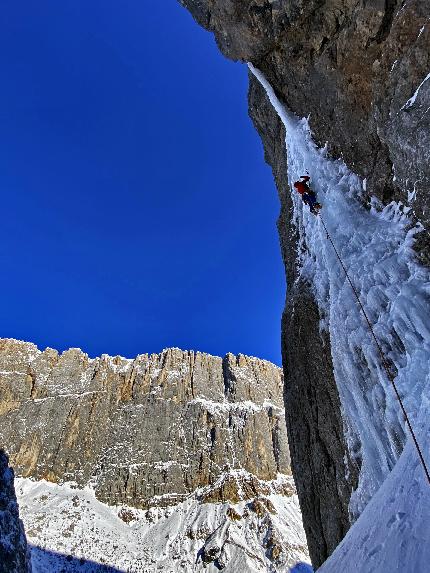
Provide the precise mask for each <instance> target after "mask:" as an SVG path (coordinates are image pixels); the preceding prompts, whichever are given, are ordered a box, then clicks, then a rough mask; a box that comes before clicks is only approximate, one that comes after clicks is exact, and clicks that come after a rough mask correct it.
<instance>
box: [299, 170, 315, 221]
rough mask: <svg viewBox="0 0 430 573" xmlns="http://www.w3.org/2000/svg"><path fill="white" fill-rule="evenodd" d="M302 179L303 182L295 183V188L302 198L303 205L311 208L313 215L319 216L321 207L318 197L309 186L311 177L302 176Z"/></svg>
mask: <svg viewBox="0 0 430 573" xmlns="http://www.w3.org/2000/svg"><path fill="white" fill-rule="evenodd" d="M301 179H302V181H296V182H295V183H294V187H295V189H296V191H297V192H298V193H300V195H301V196H302V199H303V203H304V204H305V205H308V206H309V209H310V211H311V213H313V214H314V215H318V213H319V211H320V209H321V205H320V204H319V203H318V201H317V196H316V195H315V193H314V192H313V191H312V189H311V188H310V187H309V185H308V181H309V179H310V177H309V175H302V176H301Z"/></svg>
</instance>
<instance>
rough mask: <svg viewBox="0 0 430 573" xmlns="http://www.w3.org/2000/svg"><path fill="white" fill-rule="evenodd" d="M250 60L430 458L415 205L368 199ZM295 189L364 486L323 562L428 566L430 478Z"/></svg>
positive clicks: (429, 311)
mask: <svg viewBox="0 0 430 573" xmlns="http://www.w3.org/2000/svg"><path fill="white" fill-rule="evenodd" d="M250 69H251V71H252V72H253V73H254V75H255V76H256V77H257V79H258V80H259V81H260V83H261V84H262V86H263V87H264V88H265V90H266V93H267V95H268V97H269V99H270V101H271V103H272V105H273V106H274V108H275V109H276V111H277V113H278V114H279V116H280V118H281V120H282V121H283V123H284V125H285V128H286V149H287V156H288V169H289V183H290V188H291V189H292V184H293V182H294V181H295V180H297V179H299V178H300V176H301V175H305V174H306V173H309V175H310V176H311V187H312V188H313V189H314V191H315V192H316V193H317V197H318V200H319V202H320V203H321V204H322V205H323V208H322V211H321V216H322V218H323V220H324V222H325V224H326V226H327V229H328V231H329V233H330V236H331V237H332V239H333V241H334V244H335V245H336V248H337V249H338V251H339V252H340V256H341V257H342V260H343V262H344V264H345V266H346V268H347V270H348V273H349V275H350V277H351V280H352V282H353V284H354V286H355V288H356V289H357V291H358V293H359V297H360V300H361V302H362V303H363V306H364V308H365V310H366V312H367V314H368V316H369V318H370V321H371V323H372V325H373V328H374V331H375V335H376V337H377V339H378V341H379V343H380V344H381V346H382V348H383V351H384V353H385V355H386V358H387V360H388V362H389V364H390V367H391V368H392V370H393V372H394V373H395V374H396V377H395V382H396V385H397V388H398V389H399V392H400V395H401V397H402V399H403V402H404V404H405V408H406V411H407V413H408V415H409V417H410V419H411V422H412V426H413V427H414V429H415V431H416V433H417V435H418V441H419V443H420V444H421V446H422V447H421V449H422V450H423V453H424V456H425V459H426V462H427V464H428V466H430V455H429V447H428V444H429V437H430V417H429V413H430V411H429V407H428V404H429V400H430V275H429V272H428V269H425V268H423V267H421V266H419V265H418V264H417V262H416V260H415V256H414V251H413V243H414V236H415V234H416V233H417V232H418V231H419V230H420V229H419V227H412V225H411V223H410V221H409V220H408V217H407V213H408V211H409V208H408V207H404V206H402V205H400V204H397V203H391V204H390V205H388V206H386V207H385V208H382V207H381V206H379V205H378V202H377V201H376V200H374V201H373V202H372V205H371V207H370V209H369V210H367V209H365V208H364V207H363V205H362V203H361V202H360V196H361V195H362V192H363V190H364V189H365V181H361V179H360V178H359V177H358V176H357V175H355V174H354V173H352V172H351V171H349V170H348V168H347V167H346V165H345V164H344V163H343V161H341V160H333V159H330V158H329V157H328V154H327V151H326V149H319V148H317V146H316V145H315V143H314V142H313V140H312V134H311V132H310V128H309V124H308V121H307V120H306V119H298V118H297V117H296V116H294V115H293V114H291V113H289V112H288V111H287V110H286V109H285V108H284V107H283V105H282V104H281V103H280V101H279V100H278V99H277V97H276V95H275V94H274V92H273V89H272V88H271V86H270V85H269V84H268V82H267V81H266V79H265V78H264V76H263V75H262V74H261V72H259V71H258V70H256V69H255V68H253V66H251V65H250ZM286 192H288V190H286ZM291 192H292V200H293V205H294V214H293V218H294V223H295V225H296V226H297V228H298V231H299V237H300V240H299V249H298V254H297V257H298V267H299V269H300V270H299V272H300V277H301V278H304V279H307V280H308V281H309V283H310V284H311V285H312V288H313V291H314V294H315V298H316V300H317V303H318V305H319V309H320V314H321V316H322V317H323V318H322V321H321V328H322V329H326V330H328V331H329V333H330V339H331V352H332V360H333V367H334V375H335V379H336V385H337V388H338V391H339V397H340V400H341V406H342V414H343V419H344V424H345V433H346V436H347V442H348V447H349V451H350V452H351V454H352V455H353V456H356V457H357V459H358V460H359V461H361V471H360V476H359V484H358V488H357V490H356V491H355V493H354V494H353V496H352V498H351V503H350V511H351V514H352V516H353V517H354V518H357V517H358V516H359V515H360V514H361V517H360V518H359V519H358V521H357V522H356V523H355V524H354V526H353V527H352V528H351V530H350V532H349V533H348V535H347V537H346V538H345V540H344V541H343V542H342V544H341V545H340V546H339V548H338V549H337V550H336V551H335V553H334V554H333V556H332V557H331V558H330V559H329V560H328V561H327V563H326V564H325V565H324V567H323V568H322V569H320V570H321V571H324V572H338V571H339V572H341V571H342V572H343V571H346V572H348V571H357V570H358V571H363V573H364V572H366V573H370V572H373V571H374V572H380V573H386V572H388V571H390V573H391V572H396V571H399V572H400V571H402V573H407V572H409V571H411V572H412V571H413V572H414V573H424V572H428V571H430V543H429V541H430V530H429V525H428V517H429V515H430V512H429V510H430V487H429V484H428V483H427V481H426V478H425V474H424V471H423V468H422V466H421V464H420V462H419V458H418V454H417V451H416V450H415V448H414V446H413V443H412V441H411V438H410V435H409V434H408V432H407V430H406V426H405V421H404V419H403V416H402V414H401V410H400V406H399V404H398V402H397V400H396V398H395V394H394V391H393V388H392V386H391V383H390V382H389V380H388V379H387V376H386V372H385V371H384V369H383V366H382V364H381V359H380V356H379V354H378V351H377V348H376V346H375V344H374V341H373V340H372V337H371V333H370V331H369V328H368V326H367V324H366V322H365V320H364V317H363V316H362V314H361V311H360V309H359V307H358V304H357V301H356V299H355V297H354V294H353V292H352V290H351V287H350V285H349V283H348V282H347V279H346V277H345V274H344V272H343V270H342V268H341V266H340V264H339V261H338V259H337V258H336V254H335V252H334V250H333V247H332V246H331V244H330V242H329V240H328V239H327V237H326V233H325V231H324V227H323V225H322V222H321V220H320V218H318V217H315V216H314V215H312V214H311V213H310V212H309V210H308V208H307V207H306V206H305V205H303V203H302V200H301V198H300V196H299V195H298V193H295V192H293V191H291ZM405 442H406V447H405V448H404V450H403V447H404V444H405ZM402 450H403V453H402V454H401V452H402ZM400 454H401V457H400V459H399V456H400ZM390 471H391V473H390ZM387 476H388V477H387ZM381 486H382V487H381ZM376 492H377V494H376ZM375 494H376V495H375ZM372 497H373V499H371V498H372ZM370 499H371V503H369V505H367V504H368V502H369V500H370ZM366 506H367V507H366ZM370 526H371V527H370ZM405 556H407V560H406V561H405ZM360 564H361V565H360Z"/></svg>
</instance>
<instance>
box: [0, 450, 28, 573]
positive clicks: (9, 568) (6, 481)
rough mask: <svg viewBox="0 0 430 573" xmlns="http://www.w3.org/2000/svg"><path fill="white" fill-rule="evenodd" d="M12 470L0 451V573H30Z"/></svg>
mask: <svg viewBox="0 0 430 573" xmlns="http://www.w3.org/2000/svg"><path fill="white" fill-rule="evenodd" d="M13 478H14V474H13V470H12V468H10V467H9V463H8V457H7V455H6V453H5V452H4V450H2V449H0V573H30V571H31V566H30V560H29V552H28V549H27V540H26V537H25V533H24V526H23V525H22V522H21V520H20V519H19V510H18V503H17V501H16V495H15V488H14V485H13Z"/></svg>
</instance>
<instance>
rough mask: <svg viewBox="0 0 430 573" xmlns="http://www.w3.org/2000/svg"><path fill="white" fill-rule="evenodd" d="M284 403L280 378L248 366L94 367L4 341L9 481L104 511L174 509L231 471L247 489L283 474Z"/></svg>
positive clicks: (230, 491) (221, 362)
mask: <svg viewBox="0 0 430 573" xmlns="http://www.w3.org/2000/svg"><path fill="white" fill-rule="evenodd" d="M282 391H283V380H282V371H281V370H280V369H279V368H278V367H276V366H274V365H272V364H270V363H269V362H265V361H263V360H258V359H256V358H249V357H246V356H243V355H238V356H233V355H232V354H228V355H227V356H225V357H224V358H217V357H213V356H209V355H207V354H202V353H199V352H196V353H195V352H184V351H182V350H179V349H168V350H165V351H163V352H162V353H161V354H153V355H150V356H149V355H146V354H145V355H140V356H138V357H137V358H136V359H134V360H128V359H125V358H121V357H115V358H112V357H109V356H107V355H103V356H102V357H100V358H96V359H90V358H88V356H87V355H86V354H84V353H83V352H82V351H80V350H77V349H71V350H68V351H66V352H64V353H63V354H61V355H59V354H58V352H56V351H55V350H52V349H46V350H45V351H44V352H41V351H40V350H38V349H37V347H36V346H34V345H33V344H30V343H24V342H19V341H16V340H11V339H2V340H0V395H1V401H0V403H1V404H2V411H1V414H0V416H1V426H0V440H1V443H2V444H3V445H4V446H5V447H7V448H8V451H9V453H10V456H11V460H12V461H13V464H14V467H15V469H16V472H17V473H18V474H19V475H21V476H23V477H33V478H36V479H46V480H48V481H52V482H57V483H61V482H65V481H72V482H76V483H77V484H78V485H79V486H84V485H87V484H91V485H92V487H93V488H94V490H95V492H96V495H97V497H98V498H99V499H100V500H102V501H105V502H107V503H109V504H127V505H132V506H135V507H138V508H150V507H160V506H161V507H163V506H167V505H174V504H176V503H178V502H180V501H182V500H183V499H185V498H186V497H187V496H189V495H190V494H191V493H193V492H195V491H196V490H198V489H199V488H204V487H205V486H209V485H211V484H215V482H216V481H217V479H218V478H219V477H220V476H222V475H225V474H226V475H228V473H229V472H231V471H235V470H244V471H245V472H247V475H248V474H249V475H251V476H254V477H255V482H254V485H255V484H258V483H259V482H258V480H266V481H270V480H274V479H276V478H277V475H278V474H279V473H282V474H288V473H290V459H289V451H288V445H287V436H286V428H285V417H284V410H283V399H282ZM247 479H248V478H247ZM246 481H247V480H245V482H246ZM251 481H252V480H251ZM245 482H244V483H243V484H241V482H240V480H238V479H234V480H232V481H231V482H229V485H228V487H227V486H226V487H224V489H223V491H222V492H220V493H219V498H220V500H221V499H222V500H229V501H232V502H236V501H237V500H238V499H239V498H241V497H243V495H244V494H243V492H244V491H245V492H246V491H247V489H246V488H247V487H248V486H246V484H245ZM245 486H246V487H245ZM248 489H249V490H250V496H256V495H258V487H257V486H256V487H251V486H249V487H248ZM239 490H240V491H239ZM214 495H215V494H214ZM217 495H218V494H217Z"/></svg>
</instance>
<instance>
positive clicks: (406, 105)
mask: <svg viewBox="0 0 430 573" xmlns="http://www.w3.org/2000/svg"><path fill="white" fill-rule="evenodd" d="M429 79H430V73H428V74H427V75H426V77H425V78H424V79H423V81H422V82H421V83H420V85H419V86H418V87H417V89H416V90H415V93H414V95H413V96H412V97H411V98H409V99H408V101H407V102H406V103H405V105H404V106H403V107H402V108H401V109H402V110H405V109H409V108H411V107H412V106H413V105H414V103H415V101H416V99H417V97H418V94H419V93H420V89H421V88H422V87H423V85H424V84H425V83H426V82H427V81H428V80H429Z"/></svg>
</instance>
